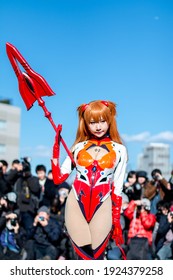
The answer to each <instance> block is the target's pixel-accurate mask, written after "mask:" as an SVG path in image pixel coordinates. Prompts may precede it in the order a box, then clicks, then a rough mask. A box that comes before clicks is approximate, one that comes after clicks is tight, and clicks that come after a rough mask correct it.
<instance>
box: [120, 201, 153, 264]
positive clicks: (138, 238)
mask: <svg viewBox="0 0 173 280" xmlns="http://www.w3.org/2000/svg"><path fill="white" fill-rule="evenodd" d="M124 215H125V217H127V218H128V219H129V220H130V225H129V231H128V242H127V243H128V245H129V248H130V250H128V252H127V259H152V232H153V229H154V225H155V223H156V217H155V215H153V214H151V213H150V201H149V200H148V199H146V198H143V199H141V200H131V201H130V202H129V204H128V207H127V208H126V209H125V211H124ZM132 242H135V246H136V247H133V246H132V244H134V243H132ZM143 249H146V251H145V252H143V251H142V250H143ZM140 254H141V255H140ZM140 257H141V258H140Z"/></svg>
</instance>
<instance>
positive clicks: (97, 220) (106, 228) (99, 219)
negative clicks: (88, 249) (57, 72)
mask: <svg viewBox="0 0 173 280" xmlns="http://www.w3.org/2000/svg"><path fill="white" fill-rule="evenodd" d="M89 228H90V233H91V240H92V247H93V249H95V248H97V247H98V246H99V245H100V244H101V243H102V242H103V241H104V239H105V238H106V237H107V235H108V234H109V233H110V231H111V229H112V201H111V197H110V196H109V197H108V198H107V199H106V200H105V201H104V202H103V204H102V205H101V206H100V208H99V209H98V210H97V212H96V213H95V214H94V216H93V218H92V220H91V222H90V224H89Z"/></svg>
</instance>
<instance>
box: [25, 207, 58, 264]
mask: <svg viewBox="0 0 173 280" xmlns="http://www.w3.org/2000/svg"><path fill="white" fill-rule="evenodd" d="M61 234H62V229H61V226H60V225H59V223H58V222H57V221H56V220H55V219H54V218H52V217H51V216H50V210H49V208H48V207H47V206H44V205H43V206H41V207H40V208H39V209H38V211H37V215H36V216H35V218H34V223H33V227H32V229H31V236H30V240H28V241H27V242H26V246H25V250H26V251H27V259H29V260H32V259H44V260H55V259H56V258H57V256H58V251H57V244H58V242H59V240H60V238H61Z"/></svg>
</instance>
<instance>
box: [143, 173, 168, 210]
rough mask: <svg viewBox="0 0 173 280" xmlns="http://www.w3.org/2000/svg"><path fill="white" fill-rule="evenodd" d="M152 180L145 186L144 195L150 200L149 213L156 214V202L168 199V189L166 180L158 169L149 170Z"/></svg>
mask: <svg viewBox="0 0 173 280" xmlns="http://www.w3.org/2000/svg"><path fill="white" fill-rule="evenodd" d="M151 176H152V180H151V181H149V184H148V185H147V186H146V188H145V192H144V197H146V198H148V199H149V200H150V201H151V213H153V214H156V212H157V203H158V202H159V201H160V200H162V199H164V200H165V201H168V202H169V201H170V198H171V196H170V191H169V189H168V182H167V180H166V179H165V178H163V176H162V172H161V171H160V169H153V171H152V172H151Z"/></svg>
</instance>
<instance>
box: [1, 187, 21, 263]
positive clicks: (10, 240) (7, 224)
mask: <svg viewBox="0 0 173 280" xmlns="http://www.w3.org/2000/svg"><path fill="white" fill-rule="evenodd" d="M16 201H17V196H16V194H15V193H14V192H10V193H7V194H6V196H4V197H1V199H0V245H1V246H0V259H20V257H21V256H20V252H21V247H22V245H23V243H22V240H23V237H24V232H23V231H22V230H21V229H20V226H19V209H18V208H17V204H16Z"/></svg>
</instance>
